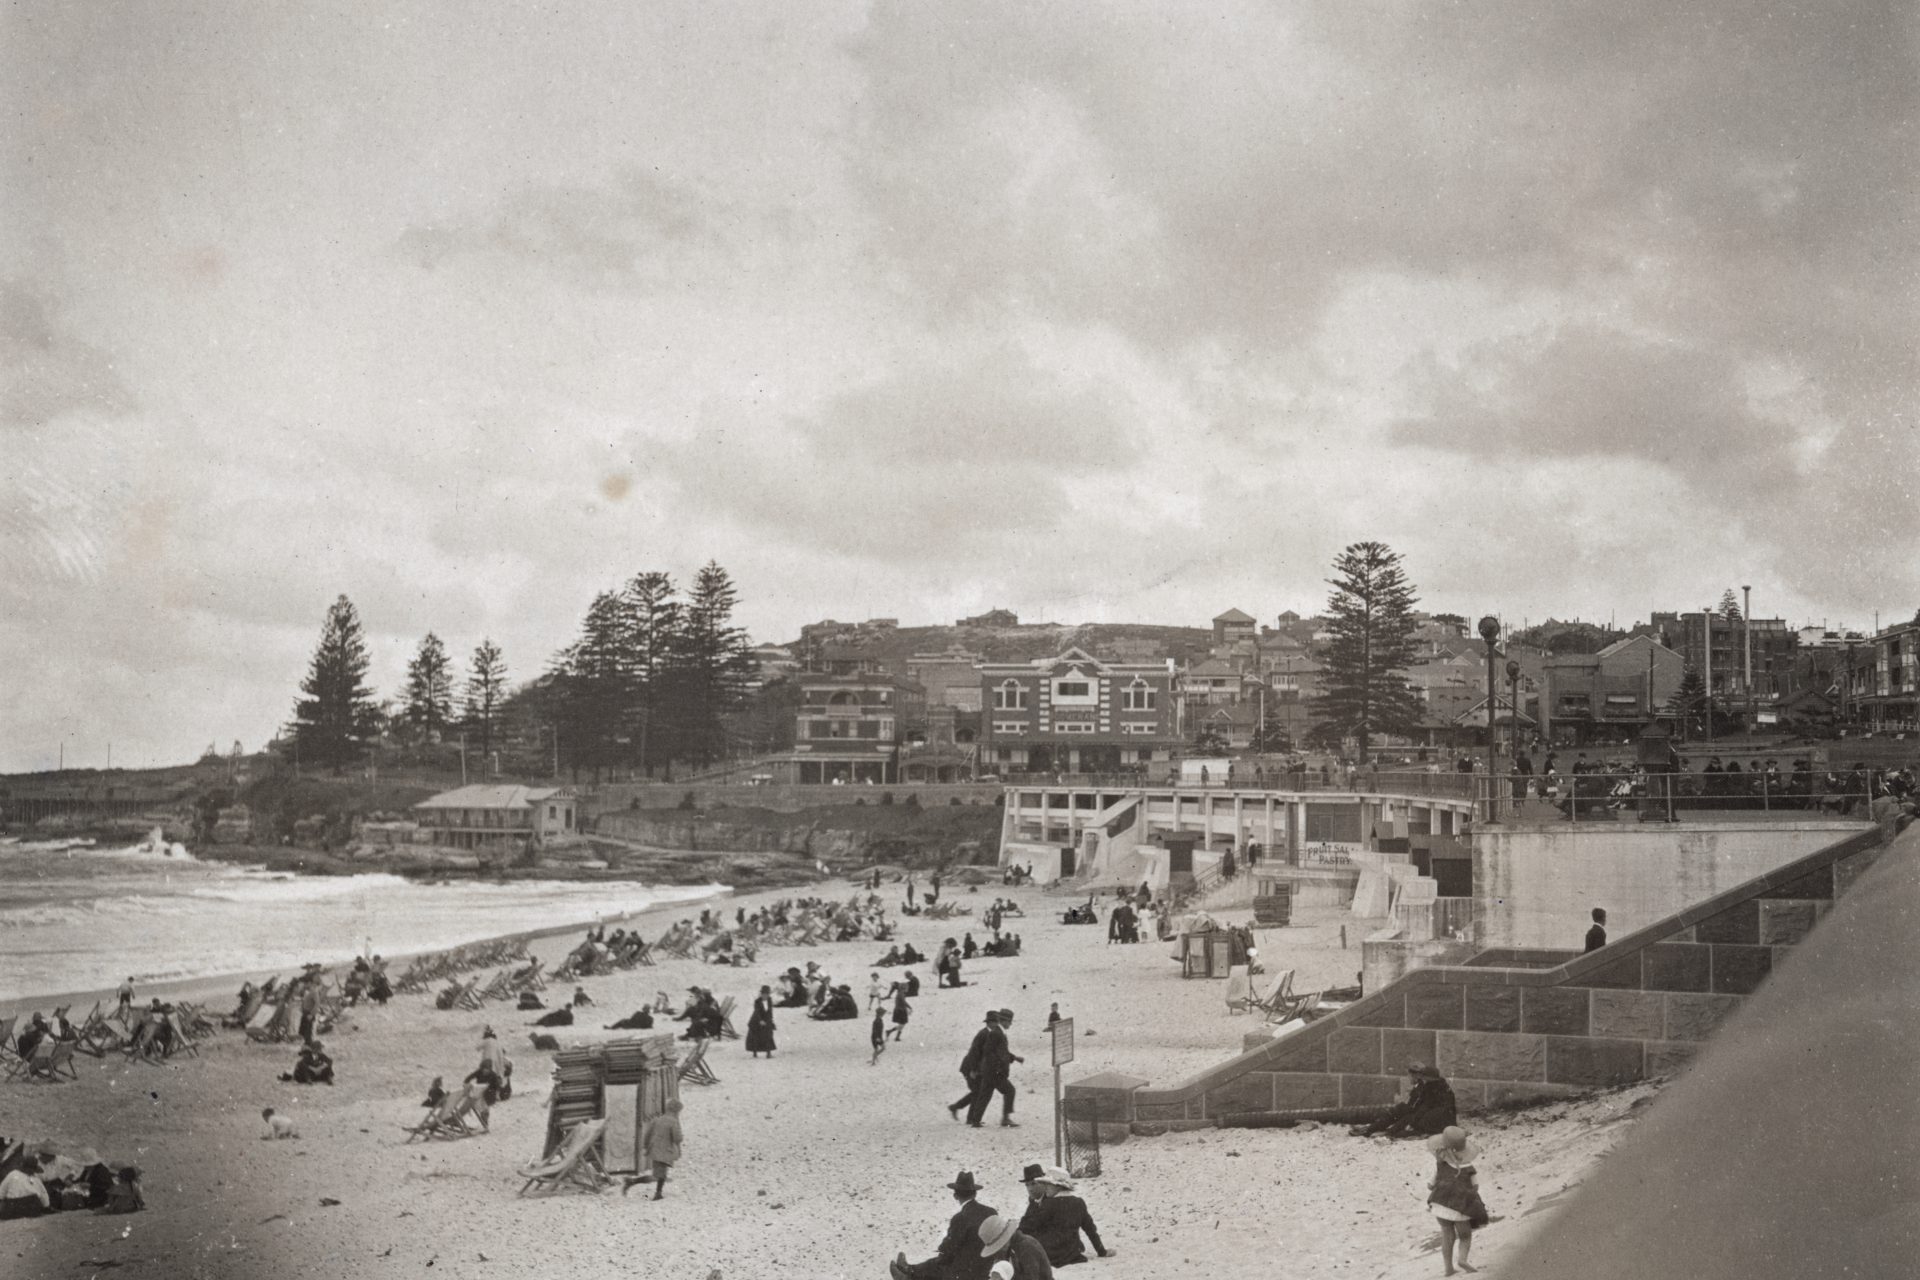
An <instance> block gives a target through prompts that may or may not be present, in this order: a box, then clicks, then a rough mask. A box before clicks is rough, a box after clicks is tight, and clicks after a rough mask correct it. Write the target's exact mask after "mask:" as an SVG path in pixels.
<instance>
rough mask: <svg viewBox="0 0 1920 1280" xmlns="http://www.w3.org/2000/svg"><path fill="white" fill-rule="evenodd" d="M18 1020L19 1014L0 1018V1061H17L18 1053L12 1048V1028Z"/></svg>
mask: <svg viewBox="0 0 1920 1280" xmlns="http://www.w3.org/2000/svg"><path fill="white" fill-rule="evenodd" d="M19 1021H20V1015H19V1014H17V1013H16V1014H14V1015H13V1016H12V1017H11V1018H0V1063H8V1062H15V1061H18V1059H19V1057H20V1055H19V1054H18V1053H16V1052H15V1051H14V1048H13V1028H14V1026H15V1025H16V1024H17V1023H18V1022H19Z"/></svg>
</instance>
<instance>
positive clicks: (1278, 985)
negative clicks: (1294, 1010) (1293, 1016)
mask: <svg viewBox="0 0 1920 1280" xmlns="http://www.w3.org/2000/svg"><path fill="white" fill-rule="evenodd" d="M1247 1003H1248V1005H1249V1006H1251V1007H1252V1008H1255V1009H1258V1010H1260V1012H1261V1013H1263V1014H1265V1015H1266V1018H1267V1021H1268V1022H1284V1021H1286V1019H1284V1018H1277V1017H1275V1016H1274V1015H1275V1014H1277V1013H1281V1012H1284V1011H1285V1010H1287V1009H1289V1008H1291V1007H1292V1004H1293V970H1291V969H1282V970H1281V971H1280V972H1278V973H1276V974H1274V975H1273V981H1272V982H1271V983H1269V984H1268V986H1267V993H1266V994H1265V995H1264V996H1250V997H1248V1000H1247Z"/></svg>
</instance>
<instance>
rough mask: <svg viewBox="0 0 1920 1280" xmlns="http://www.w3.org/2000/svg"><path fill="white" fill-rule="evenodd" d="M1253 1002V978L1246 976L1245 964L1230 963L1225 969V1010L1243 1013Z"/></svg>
mask: <svg viewBox="0 0 1920 1280" xmlns="http://www.w3.org/2000/svg"><path fill="white" fill-rule="evenodd" d="M1252 1003H1253V979H1252V978H1250V977H1248V976H1247V966H1245V965H1243V964H1236V965H1232V966H1230V967H1229V968H1228V969H1227V1012H1228V1013H1245V1012H1246V1011H1247V1009H1248V1006H1250V1005H1251V1004H1252Z"/></svg>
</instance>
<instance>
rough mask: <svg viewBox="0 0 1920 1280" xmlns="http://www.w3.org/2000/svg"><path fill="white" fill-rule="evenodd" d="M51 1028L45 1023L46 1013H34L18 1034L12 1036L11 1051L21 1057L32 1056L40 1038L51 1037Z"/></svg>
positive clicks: (46, 1038)
mask: <svg viewBox="0 0 1920 1280" xmlns="http://www.w3.org/2000/svg"><path fill="white" fill-rule="evenodd" d="M52 1036H53V1028H51V1027H49V1026H48V1025H47V1015H46V1014H44V1013H36V1014H34V1015H33V1019H32V1021H30V1022H28V1023H27V1025H26V1027H25V1028H23V1029H22V1030H21V1032H20V1034H19V1035H18V1036H15V1037H14V1041H13V1051H14V1052H15V1053H17V1054H19V1055H20V1056H21V1057H22V1058H32V1057H33V1051H34V1050H35V1049H38V1048H39V1047H40V1042H41V1041H42V1040H48V1039H51V1038H52Z"/></svg>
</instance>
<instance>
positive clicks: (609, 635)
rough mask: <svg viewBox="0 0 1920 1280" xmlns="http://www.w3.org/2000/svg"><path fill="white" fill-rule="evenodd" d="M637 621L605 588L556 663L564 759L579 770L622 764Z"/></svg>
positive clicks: (597, 770)
mask: <svg viewBox="0 0 1920 1280" xmlns="http://www.w3.org/2000/svg"><path fill="white" fill-rule="evenodd" d="M631 632H632V624H631V621H630V618H629V615H628V611H627V607H626V601H625V600H624V599H623V598H622V597H621V596H620V594H619V593H617V592H613V591H603V592H601V593H600V594H599V595H597V596H595V597H594V598H593V603H592V604H591V605H589V606H588V607H587V616H586V618H585V619H584V620H583V621H582V622H581V624H580V638H579V639H578V640H576V641H574V642H573V643H572V644H571V645H569V646H568V647H567V648H566V649H564V650H562V651H561V653H560V655H559V657H558V659H557V661H556V662H555V665H554V672H553V674H554V685H555V691H556V692H557V694H558V695H559V697H558V710H559V720H560V723H559V725H558V729H559V733H560V758H561V759H562V760H563V761H565V762H566V763H568V764H570V765H571V766H572V767H573V769H574V770H575V772H576V773H577V772H578V771H579V769H580V768H581V767H583V766H585V767H588V768H591V769H593V770H594V776H595V777H598V776H599V774H600V771H601V770H602V769H604V768H607V767H608V766H610V765H613V764H615V763H617V762H618V761H619V759H620V757H621V755H622V754H623V752H622V748H623V747H625V746H626V745H627V734H626V728H627V725H628V723H629V722H630V721H631V719H632V706H633V673H632V670H631V668H630V667H629V665H628V650H629V638H630V635H631Z"/></svg>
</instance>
